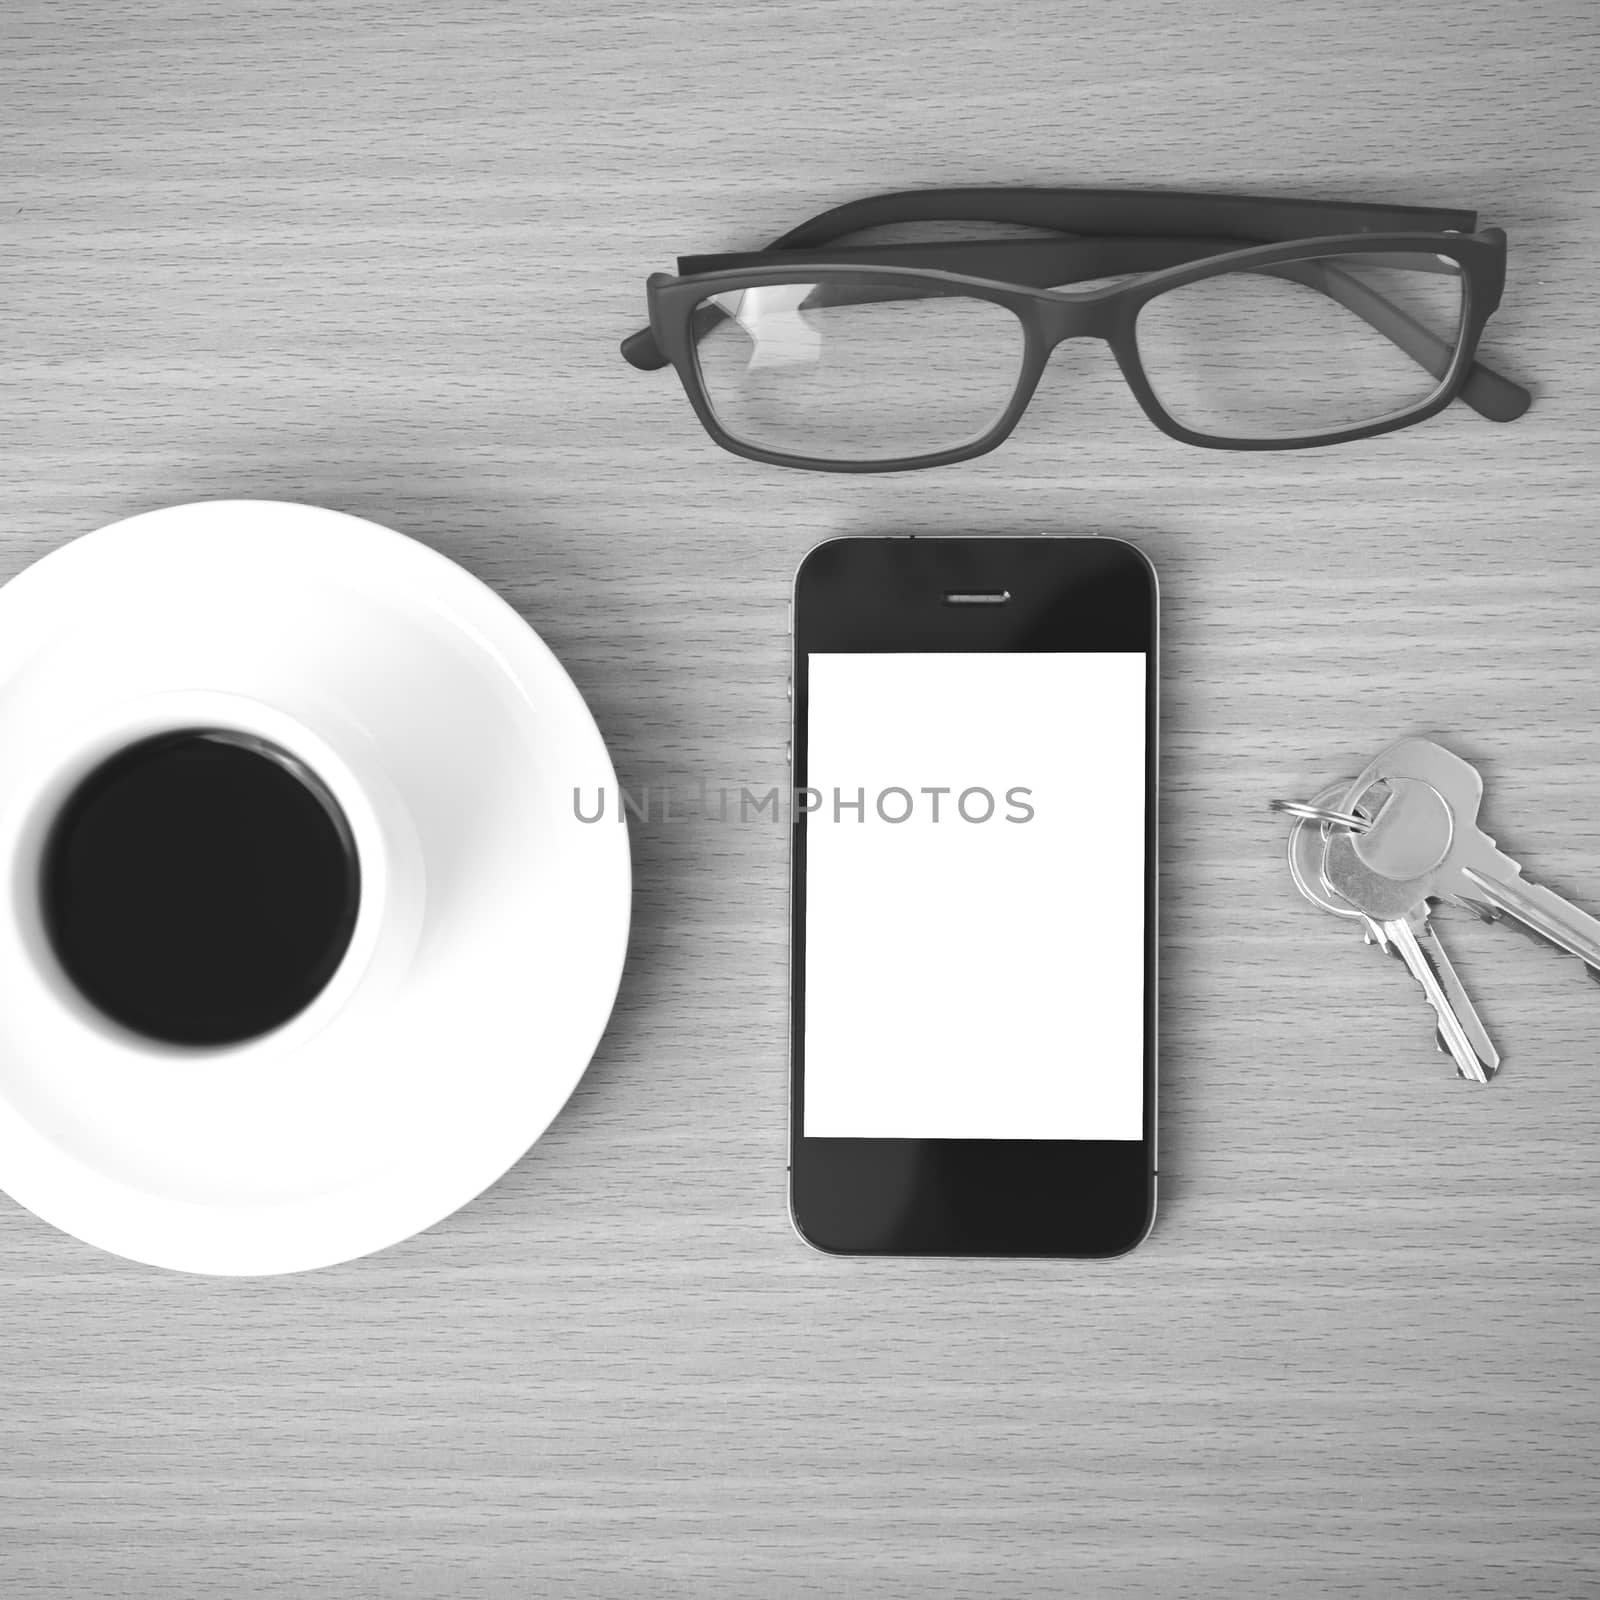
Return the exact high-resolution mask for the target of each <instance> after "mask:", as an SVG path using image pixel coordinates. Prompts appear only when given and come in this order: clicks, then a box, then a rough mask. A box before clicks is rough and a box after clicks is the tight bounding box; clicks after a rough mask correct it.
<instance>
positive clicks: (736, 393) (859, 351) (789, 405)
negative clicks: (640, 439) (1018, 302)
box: [691, 279, 1025, 461]
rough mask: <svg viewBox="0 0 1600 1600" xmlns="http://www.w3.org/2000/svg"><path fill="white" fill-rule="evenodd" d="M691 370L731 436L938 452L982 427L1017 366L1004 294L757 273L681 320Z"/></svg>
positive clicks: (1019, 355)
mask: <svg viewBox="0 0 1600 1600" xmlns="http://www.w3.org/2000/svg"><path fill="white" fill-rule="evenodd" d="M691 328H692V329H693V331H694V336H695V345H696V350H697V353H698V358H699V363H700V378H701V383H702V386H703V387H704V389H705V392H706V397H707V399H708V400H709V401H710V404H711V408H712V410H713V411H714V412H715V414H716V417H717V420H718V421H719V422H720V423H721V424H722V426H723V427H724V428H725V429H726V430H727V432H728V433H729V434H731V435H732V436H733V437H734V438H736V439H739V440H742V441H743V442H744V443H746V444H751V445H756V446H758V447H760V448H762V449H766V450H772V451H775V452H779V453H782V454H786V455H797V456H811V457H815V458H817V459H820V460H824V461H890V460H896V459H900V458H906V457H915V456H926V455H936V454H938V453H940V452H942V451H945V450H952V449H957V448H959V447H960V446H962V445H965V444H970V443H972V442H974V441H975V440H977V439H980V438H982V437H983V436H984V435H985V434H986V433H988V432H989V431H990V430H991V429H992V428H993V427H994V426H995V424H996V423H997V422H998V421H999V420H1000V418H1001V416H1002V415H1003V413H1004V412H1005V409H1006V407H1007V405H1008V404H1009V403H1010V401H1011V398H1012V396H1013V395H1014V394H1015V392H1016V388H1017V382H1018V379H1019V377H1020V375H1021V372H1022V363H1023V350H1024V344H1025V340H1024V334H1023V329H1022V324H1021V322H1020V321H1019V320H1018V318H1017V317H1016V316H1015V315H1014V314H1013V313H1012V312H1010V311H1008V310H1007V309H1006V308H1005V307H1004V306H1000V305H996V304H995V303H994V302H993V301H989V300H974V299H971V298H969V297H967V296H964V295H951V294H944V293H941V292H939V291H938V290H937V289H936V288H933V289H931V288H930V287H929V286H928V285H927V284H926V283H925V282H919V281H917V280H914V279H913V280H909V281H904V282H886V281H884V280H879V281H878V282H877V283H876V284H874V285H872V286H869V287H858V286H856V285H842V284H836V283H826V284H819V283H781V284H764V285H762V286H760V287H757V288H749V289H741V290H736V291H733V292H731V293H727V294H719V295H715V296H712V297H711V298H710V299H708V300H704V301H702V302H701V303H700V305H699V306H698V307H697V308H696V310H695V313H694V317H693V319H692V322H691Z"/></svg>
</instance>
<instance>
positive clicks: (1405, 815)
mask: <svg viewBox="0 0 1600 1600" xmlns="http://www.w3.org/2000/svg"><path fill="white" fill-rule="evenodd" d="M1378 783H1383V784H1385V785H1386V786H1387V787H1388V790H1389V797H1388V799H1387V800H1386V801H1385V802H1384V804H1383V806H1382V808H1381V809H1380V810H1379V811H1378V813H1377V815H1376V816H1375V817H1374V818H1373V822H1372V827H1371V828H1370V829H1369V830H1368V831H1367V832H1366V833H1364V834H1361V835H1359V836H1355V835H1352V834H1349V833H1347V832H1340V831H1337V830H1330V832H1329V837H1328V842H1327V846H1326V848H1325V849H1324V851H1323V858H1322V881H1323V883H1324V884H1325V885H1326V886H1327V887H1328V888H1329V889H1330V890H1332V891H1333V892H1334V893H1335V894H1339V895H1342V896H1343V897H1344V898H1345V899H1346V900H1348V901H1350V903H1351V904H1352V905H1355V906H1357V907H1359V908H1360V909H1361V910H1362V911H1364V912H1366V913H1367V915H1368V916H1371V917H1375V918H1378V919H1380V920H1385V919H1387V918H1390V917H1403V916H1405V915H1407V913H1408V912H1409V911H1411V910H1413V909H1415V908H1416V907H1418V906H1421V905H1423V904H1425V903H1426V902H1427V901H1429V900H1454V901H1455V902H1457V904H1459V905H1464V906H1467V907H1468V908H1469V909H1471V910H1473V911H1476V912H1477V913H1478V915H1479V916H1481V917H1485V918H1487V919H1489V920H1491V921H1492V920H1494V919H1495V918H1497V917H1499V916H1501V915H1502V914H1503V915H1505V916H1509V917H1511V918H1513V919H1514V920H1515V921H1517V922H1519V923H1521V924H1522V925H1523V927H1525V928H1527V929H1528V931H1529V932H1531V933H1536V934H1538V935H1539V936H1540V937H1541V938H1543V939H1547V940H1549V942H1550V943H1551V944H1553V945H1555V946H1556V947H1557V948H1558V949H1561V950H1566V951H1568V952H1570V953H1571V954H1572V955H1575V956H1577V957H1578V958H1579V960H1581V961H1583V962H1585V963H1586V964H1587V965H1588V966H1589V967H1590V968H1591V969H1592V970H1594V971H1595V972H1600V922H1597V921H1596V920H1595V919H1594V918H1593V917H1591V916H1589V915H1588V913H1587V912H1584V911H1580V910H1579V909H1578V908H1577V906H1575V905H1573V904H1572V902H1571V901H1569V900H1564V899H1563V898H1562V897H1561V896H1560V895H1558V894H1556V893H1554V892H1553V891H1552V890H1549V889H1545V888H1542V887H1540V886H1539V885H1538V884H1534V883H1529V882H1528V881H1527V880H1526V879H1525V878H1524V877H1523V876H1522V868H1521V867H1519V866H1518V865H1517V863H1516V862H1515V861H1513V860H1512V859H1511V857H1510V856H1508V855H1506V854H1505V852H1504V851H1503V850H1501V849H1500V848H1499V847H1498V846H1497V845H1496V844H1495V842H1494V840H1493V839H1491V838H1490V837H1489V836H1488V834H1486V833H1485V832H1484V831H1483V830H1482V829H1481V828H1480V827H1479V826H1478V807H1479V805H1480V804H1481V802H1482V800H1483V779H1482V778H1481V777H1480V776H1479V774H1478V770H1477V768H1475V767H1474V766H1472V764H1471V763H1470V762H1467V761H1463V760H1462V759H1461V757H1460V756H1457V755H1452V754H1451V753H1450V751H1448V750H1446V749H1445V748H1444V747H1443V746H1442V745H1438V744H1434V743H1433V742H1432V740H1429V739H1402V740H1401V741H1400V743H1399V744H1396V745H1391V746H1390V747H1389V749H1387V750H1385V751H1384V753H1383V754H1382V755H1381V756H1379V757H1378V759H1377V760H1376V761H1374V762H1373V763H1372V764H1371V765H1370V766H1369V767H1368V768H1367V770H1366V771H1365V772H1364V773H1362V774H1361V776H1360V777H1359V778H1357V779H1356V780H1355V782H1354V783H1352V784H1351V785H1350V787H1349V789H1348V790H1346V791H1345V797H1346V808H1348V807H1349V806H1350V805H1353V804H1355V803H1356V802H1357V801H1359V800H1360V799H1361V797H1362V796H1363V795H1364V794H1366V793H1367V791H1368V790H1369V789H1371V788H1372V787H1374V785H1376V784H1378Z"/></svg>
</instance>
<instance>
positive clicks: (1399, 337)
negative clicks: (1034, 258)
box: [1134, 253, 1465, 439]
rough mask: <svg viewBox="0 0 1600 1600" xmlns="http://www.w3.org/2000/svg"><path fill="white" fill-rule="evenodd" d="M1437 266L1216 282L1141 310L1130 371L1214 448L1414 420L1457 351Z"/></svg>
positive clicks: (1453, 299) (1454, 276)
mask: <svg viewBox="0 0 1600 1600" xmlns="http://www.w3.org/2000/svg"><path fill="white" fill-rule="evenodd" d="M1464 311H1465V295H1464V290H1463V281H1462V275H1461V270H1460V268H1459V266H1458V265H1457V263H1456V262H1454V261H1453V260H1451V259H1449V258H1448V257H1446V256H1438V255H1425V254H1416V255H1397V254H1390V253H1371V254H1360V253H1354V254H1350V255H1342V256H1320V257H1317V258H1314V259H1307V260H1303V261H1290V262H1281V263H1275V264H1273V265H1272V266H1268V267H1262V268H1257V269H1256V270H1254V271H1250V272H1225V273H1220V274H1218V275H1216V276H1214V277H1209V278H1202V279H1199V280H1198V281H1196V282H1193V283H1187V284H1184V285H1182V286H1180V287H1179V288H1176V289H1170V290H1168V291H1167V292H1166V293H1164V294H1160V295H1157V296H1156V297H1155V298H1154V299H1152V300H1149V301H1147V302H1146V303H1145V304H1144V306H1143V307H1142V308H1141V309H1140V311H1139V315H1138V318H1137V320H1136V322H1135V329H1134V333H1135V341H1136V343H1137V345H1138V351H1139V364H1140V365H1141V366H1142V367H1143V368H1144V371H1145V376H1146V377H1147V378H1148V379H1149V381H1150V386H1151V388H1153V389H1154V390H1155V393H1156V398H1157V399H1158V400H1159V401H1160V403H1161V406H1162V408H1163V409H1164V410H1165V411H1166V412H1167V414H1168V415H1169V416H1170V417H1172V419H1173V420H1174V421H1175V422H1177V423H1179V424H1180V425H1181V426H1183V427H1185V428H1189V429H1191V430H1192V431H1193V432H1195V433H1203V434H1208V435H1210V436H1212V437H1214V438H1220V439H1296V438H1315V437H1317V436H1319V435H1324V434H1329V433H1337V432H1340V431H1341V430H1343V429H1346V428H1355V427H1361V426H1363V425H1366V424H1370V423H1374V422H1381V421H1384V420H1386V419H1388V418H1391V417H1395V416H1397V415H1401V414H1403V413H1406V412H1410V411H1414V410H1417V409H1418V408H1420V407H1421V406H1423V405H1425V404H1426V403H1427V402H1428V401H1429V400H1430V399H1432V398H1433V396H1434V395H1436V394H1437V393H1438V392H1439V389H1440V387H1441V383H1442V380H1443V379H1444V377H1445V375H1446V373H1447V372H1448V370H1449V367H1450V364H1451V362H1452V360H1453V359H1454V356H1455V352H1456V349H1457V347H1458V346H1459V344H1460V342H1461V331H1462V323H1463V319H1464Z"/></svg>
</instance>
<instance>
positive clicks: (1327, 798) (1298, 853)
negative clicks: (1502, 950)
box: [1288, 784, 1500, 1083]
mask: <svg viewBox="0 0 1600 1600" xmlns="http://www.w3.org/2000/svg"><path fill="white" fill-rule="evenodd" d="M1349 788H1350V785H1349V784H1335V785H1333V786H1331V787H1330V788H1328V789H1325V790H1323V792H1322V793H1321V794H1319V795H1318V796H1317V797H1316V798H1315V799H1314V800H1313V801H1312V802H1311V806H1312V809H1318V808H1322V807H1328V806H1332V805H1333V804H1334V803H1335V801H1336V800H1338V799H1340V798H1342V797H1343V796H1344V795H1345V794H1346V793H1347V792H1348V790H1349ZM1328 831H1333V830H1328ZM1340 831H1343V830H1340ZM1322 833H1323V830H1322V829H1320V828H1319V829H1315V830H1313V824H1312V823H1311V822H1310V821H1309V820H1308V819H1307V818H1304V817H1302V818H1300V819H1299V820H1298V821H1297V822H1296V823H1295V825H1294V826H1293V827H1292V828H1291V829H1290V830H1289V851H1288V855H1289V875H1290V876H1291V877H1292V878H1293V879H1294V884H1295V887H1296V888H1297V889H1298V890H1299V891H1300V893H1301V894H1302V895H1303V896H1304V897H1305V898H1306V899H1307V900H1309V901H1310V902H1311V903H1312V905H1314V906H1317V907H1319V908H1320V909H1321V910H1323V911H1327V912H1331V913H1332V914H1333V915H1334V916H1336V917H1350V918H1355V919H1357V920H1359V921H1360V922H1361V923H1362V924H1363V926H1364V929H1365V933H1364V937H1365V939H1366V941H1367V942H1368V943H1369V944H1374V945H1376V946H1377V947H1378V948H1379V949H1380V950H1382V951H1384V952H1385V953H1386V954H1388V955H1392V956H1394V957H1396V958H1397V959H1399V960H1401V961H1403V962H1404V963H1405V964H1406V967H1407V968H1408V969H1409V971H1410V972H1411V975H1412V977H1413V978H1415V979H1416V981H1417V983H1418V984H1419V985H1420V986H1421V988H1422V991H1423V994H1424V995H1425V996H1426V997H1427V1000H1428V1003H1429V1005H1431V1006H1432V1007H1433V1009H1434V1015H1435V1017H1436V1019H1437V1027H1436V1029H1435V1037H1436V1039H1437V1042H1438V1045H1439V1048H1440V1049H1441V1050H1443V1051H1445V1052H1446V1053H1447V1054H1448V1055H1449V1056H1450V1057H1451V1059H1452V1060H1454V1062H1455V1064H1456V1071H1457V1072H1458V1073H1459V1074H1460V1076H1462V1077H1463V1078H1467V1079H1469V1080H1470V1081H1472V1082H1474V1083H1487V1082H1488V1081H1489V1079H1490V1078H1492V1077H1493V1076H1494V1074H1495V1072H1496V1071H1498V1070H1499V1066H1500V1052H1499V1051H1498V1050H1496V1049H1495V1047H1494V1043H1493V1041H1492V1040H1491V1039H1490V1038H1489V1034H1488V1030H1487V1029H1486V1028H1485V1027H1484V1025H1483V1020H1482V1018H1480V1017H1479V1015H1478V1011H1477V1007H1476V1006H1474V1005H1473V1003H1472V1001H1471V999H1470V998H1469V996H1468V994H1467V991H1466V989H1465V987H1464V986H1463V985H1462V982H1461V979H1460V978H1459V977H1458V976H1457V975H1456V969H1455V966H1454V965H1453V964H1452V962H1451V960H1450V957H1449V955H1448V954H1447V953H1446V951H1445V948H1444V945H1443V943H1442V942H1441V941H1440V939H1439V936H1438V933H1437V931H1436V930H1435V928H1434V927H1433V923H1432V921H1431V919H1430V918H1429V915H1428V909H1427V906H1426V904H1424V905H1423V906H1422V907H1420V908H1418V909H1416V910H1413V911H1412V912H1411V913H1410V914H1409V915H1408V916H1406V917H1404V918H1402V919H1399V921H1398V924H1395V923H1390V924H1385V923H1382V922H1379V921H1377V920H1375V919H1374V918H1372V917H1369V916H1368V915H1367V914H1366V913H1365V912H1363V911H1361V910H1360V909H1358V908H1357V907H1356V906H1353V905H1351V904H1350V902H1349V901H1348V900H1345V899H1344V898H1343V897H1342V896H1338V895H1335V894H1333V893H1332V892H1331V891H1330V890H1329V889H1328V888H1327V887H1326V886H1325V885H1324V884H1323V883H1322V882H1321V881H1320V874H1321V867H1322V858H1323V854H1324V844H1323V839H1322Z"/></svg>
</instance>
